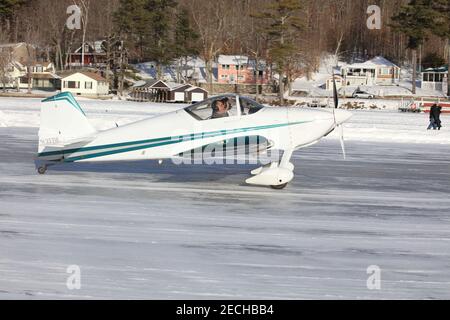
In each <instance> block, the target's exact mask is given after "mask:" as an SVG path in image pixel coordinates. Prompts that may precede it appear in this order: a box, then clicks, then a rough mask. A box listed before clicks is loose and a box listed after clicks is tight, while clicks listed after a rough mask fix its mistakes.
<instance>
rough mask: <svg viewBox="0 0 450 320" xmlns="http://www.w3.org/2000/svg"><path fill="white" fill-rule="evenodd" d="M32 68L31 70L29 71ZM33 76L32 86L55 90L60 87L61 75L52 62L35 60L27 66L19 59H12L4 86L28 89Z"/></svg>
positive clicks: (33, 87) (39, 88)
mask: <svg viewBox="0 0 450 320" xmlns="http://www.w3.org/2000/svg"><path fill="white" fill-rule="evenodd" d="M28 68H30V72H28ZM29 76H31V88H32V89H36V90H47V91H54V90H57V89H59V88H60V77H59V76H57V75H56V74H55V67H54V66H53V63H51V62H33V63H31V64H30V66H25V65H23V64H21V63H20V62H17V61H14V60H12V61H10V62H9V65H8V69H7V74H6V75H5V79H4V80H5V81H4V82H5V83H1V85H2V87H3V86H5V87H6V88H15V89H28V77H29Z"/></svg>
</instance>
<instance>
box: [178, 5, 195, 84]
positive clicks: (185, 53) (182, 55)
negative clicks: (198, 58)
mask: <svg viewBox="0 0 450 320" xmlns="http://www.w3.org/2000/svg"><path fill="white" fill-rule="evenodd" d="M198 38H199V36H198V34H197V33H196V32H195V31H194V29H193V28H192V27H191V22H190V19H189V12H188V10H187V9H186V8H181V9H180V11H179V12H178V13H177V15H176V27H175V43H174V49H175V52H174V53H175V58H177V60H178V62H177V69H178V70H177V78H178V82H180V75H181V72H180V66H181V61H182V60H183V59H184V68H186V65H187V60H188V57H189V56H192V55H197V54H198V49H197V43H196V41H197V40H198Z"/></svg>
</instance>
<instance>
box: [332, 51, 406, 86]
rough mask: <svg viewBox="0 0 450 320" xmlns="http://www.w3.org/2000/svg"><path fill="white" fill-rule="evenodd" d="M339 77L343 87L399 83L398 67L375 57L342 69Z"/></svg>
mask: <svg viewBox="0 0 450 320" xmlns="http://www.w3.org/2000/svg"><path fill="white" fill-rule="evenodd" d="M341 75H342V77H343V78H344V83H343V84H344V86H352V87H357V86H366V85H367V86H372V85H389V84H396V83H398V82H399V81H400V67H398V66H397V65H395V64H394V63H392V62H390V61H389V60H387V59H385V58H383V57H375V58H373V59H372V60H369V61H366V62H364V63H355V64H350V65H347V66H345V67H342V74H341Z"/></svg>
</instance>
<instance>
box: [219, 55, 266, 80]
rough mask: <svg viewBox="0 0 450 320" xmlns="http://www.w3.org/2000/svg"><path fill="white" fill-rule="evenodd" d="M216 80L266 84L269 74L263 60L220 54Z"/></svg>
mask: <svg viewBox="0 0 450 320" xmlns="http://www.w3.org/2000/svg"><path fill="white" fill-rule="evenodd" d="M217 82H218V83H222V84H267V83H268V82H269V76H268V72H267V66H266V63H265V62H264V61H262V60H261V61H259V62H258V64H257V63H256V61H255V60H252V59H249V58H248V57H247V56H240V55H220V56H219V59H218V65H217Z"/></svg>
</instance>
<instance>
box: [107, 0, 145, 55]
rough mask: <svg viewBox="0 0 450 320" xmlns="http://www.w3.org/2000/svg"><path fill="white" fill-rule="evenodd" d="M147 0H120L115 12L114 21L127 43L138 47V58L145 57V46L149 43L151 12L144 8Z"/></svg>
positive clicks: (121, 36)
mask: <svg viewBox="0 0 450 320" xmlns="http://www.w3.org/2000/svg"><path fill="white" fill-rule="evenodd" d="M146 3H147V0H120V5H119V9H118V10H117V11H116V12H115V13H114V23H115V26H116V29H117V31H118V34H119V35H120V38H121V39H125V40H126V45H127V46H129V47H134V48H136V49H137V54H136V55H137V56H139V59H138V60H143V59H144V51H145V47H147V46H148V45H149V38H150V35H149V30H148V29H149V24H150V21H151V16H150V12H148V11H147V10H145V9H144V7H145V5H146Z"/></svg>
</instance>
